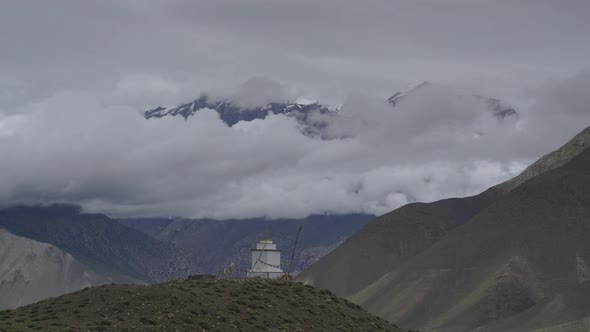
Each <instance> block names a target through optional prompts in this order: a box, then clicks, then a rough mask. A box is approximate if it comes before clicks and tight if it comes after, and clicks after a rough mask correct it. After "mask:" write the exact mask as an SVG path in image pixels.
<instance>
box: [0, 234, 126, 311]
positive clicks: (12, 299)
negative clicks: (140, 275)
mask: <svg viewBox="0 0 590 332" xmlns="http://www.w3.org/2000/svg"><path fill="white" fill-rule="evenodd" d="M0 262H2V264H0V309H6V308H16V307H19V306H22V305H25V304H30V303H33V302H37V301H39V300H42V299H46V298H48V297H52V296H57V295H61V294H63V293H69V292H72V291H75V290H78V289H81V288H84V287H88V286H91V285H100V284H104V283H108V282H112V281H113V279H112V278H111V277H109V276H105V275H99V274H98V273H96V272H95V271H92V270H91V269H89V268H88V267H87V266H85V265H84V264H82V263H80V262H79V261H78V260H77V259H76V258H74V257H73V256H72V255H70V254H68V253H66V252H64V251H63V250H60V249H59V248H56V247H55V246H52V245H50V244H47V243H40V242H37V241H33V240H31V239H27V238H23V237H20V236H16V235H14V234H11V233H9V232H8V231H6V230H4V229H1V228H0ZM121 281H122V280H121Z"/></svg>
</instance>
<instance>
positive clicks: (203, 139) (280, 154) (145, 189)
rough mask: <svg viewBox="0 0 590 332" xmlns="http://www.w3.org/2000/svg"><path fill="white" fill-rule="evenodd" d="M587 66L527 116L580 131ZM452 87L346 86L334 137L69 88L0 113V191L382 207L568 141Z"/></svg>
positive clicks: (448, 187) (202, 207)
mask: <svg viewBox="0 0 590 332" xmlns="http://www.w3.org/2000/svg"><path fill="white" fill-rule="evenodd" d="M588 77H590V76H588V75H580V76H576V77H573V78H571V79H568V80H566V81H564V82H562V83H561V84H556V85H553V86H552V87H551V89H549V90H546V91H545V93H544V94H543V95H541V96H540V97H539V103H537V104H536V106H534V107H533V108H531V109H530V110H529V111H528V112H524V114H525V115H524V120H522V121H524V122H525V123H536V121H539V122H543V117H545V116H547V112H548V109H560V112H559V114H560V117H561V118H562V121H560V122H557V123H551V127H552V130H553V131H554V132H555V133H558V134H556V135H555V137H556V138H557V137H566V138H567V137H570V136H573V135H574V134H575V133H576V132H577V131H579V130H581V129H582V128H583V127H584V126H585V125H587V124H590V112H580V110H582V109H584V106H583V105H587V106H590V102H589V101H588V100H587V96H586V95H584V94H572V93H571V91H572V89H573V88H574V87H575V88H576V89H577V90H576V91H587V90H586V89H587V88H590V79H589V78H588ZM456 93H457V92H456V91H454V90H453V89H450V88H446V87H435V88H433V89H426V90H425V91H423V92H420V93H419V94H416V95H414V96H412V97H411V98H408V99H407V100H406V101H404V102H403V103H400V105H399V106H398V107H396V108H391V106H389V105H388V104H386V103H385V102H384V101H382V100H380V99H372V98H371V97H368V96H364V95H358V94H357V95H353V96H350V97H349V98H348V100H347V102H346V103H345V104H344V106H343V108H342V115H341V116H339V117H335V118H333V119H332V120H330V121H332V122H330V123H329V126H328V128H331V127H333V128H334V129H333V130H334V132H339V133H344V134H345V135H343V136H345V137H346V138H343V139H335V140H321V139H317V138H310V137H307V136H304V135H302V134H301V132H300V131H299V128H298V124H297V122H296V121H295V120H294V119H292V118H289V117H286V116H282V115H270V116H269V117H267V118H266V119H265V120H256V121H252V122H241V123H239V124H237V125H235V126H233V127H227V126H226V125H225V124H223V122H221V121H220V120H219V118H218V116H217V113H216V112H214V111H212V110H201V111H199V112H197V113H196V115H195V116H194V117H191V118H189V119H188V120H186V121H185V120H184V119H183V118H180V117H165V118H162V119H157V120H145V119H143V118H142V117H141V116H140V115H139V114H137V112H136V111H135V110H134V109H133V108H129V107H126V106H116V105H111V104H104V103H103V100H104V98H100V97H96V96H94V95H92V94H83V93H79V92H71V93H62V94H58V95H55V96H53V97H51V98H48V99H46V100H43V101H42V102H36V103H31V104H28V105H27V106H25V107H23V108H22V109H19V111H18V112H17V114H18V115H8V116H4V117H2V118H0V128H2V129H1V130H0V132H2V133H3V135H0V151H2V159H3V162H2V163H1V164H0V174H2V176H3V179H4V180H3V184H2V187H0V202H2V204H3V205H10V204H15V203H38V202H41V203H54V202H63V203H74V204H80V205H82V206H83V207H84V208H85V209H87V210H90V211H99V212H106V213H109V214H113V215H127V216H129V215H160V216H162V215H163V216H168V215H171V216H185V217H213V218H248V217H256V216H267V217H270V218H279V217H304V216H306V215H308V214H313V213H336V214H338V213H348V212H368V213H375V214H381V213H385V212H387V211H390V210H392V209H394V208H396V207H399V206H401V205H403V204H405V203H408V202H413V201H432V200H436V199H441V198H445V197H451V196H464V195H470V194H475V193H477V192H479V191H482V190H484V189H485V188H487V187H489V186H491V185H494V184H496V183H498V182H500V181H502V180H505V179H507V178H509V177H511V176H513V175H515V174H517V173H518V172H519V171H520V170H522V169H523V168H524V167H525V166H526V164H527V163H528V162H530V161H532V160H533V159H534V158H537V157H538V156H540V155H541V154H543V153H546V152H548V148H547V147H548V146H554V145H559V144H561V143H563V141H564V140H561V141H553V140H552V141H547V142H542V141H541V139H542V138H545V137H546V133H545V132H544V130H545V128H546V127H542V126H539V127H538V128H537V127H531V126H525V127H526V130H523V129H522V128H520V126H519V125H518V123H514V122H510V121H509V122H502V121H498V119H497V118H495V117H494V116H493V115H492V114H491V113H489V112H486V111H485V110H483V109H479V108H477V107H471V106H473V105H472V104H471V103H463V102H461V101H460V100H461V99H457V98H456ZM547 98H549V99H547ZM547 126H549V124H547ZM482 128H484V129H485V130H483V131H482ZM476 134H478V135H476Z"/></svg>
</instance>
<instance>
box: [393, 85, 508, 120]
mask: <svg viewBox="0 0 590 332" xmlns="http://www.w3.org/2000/svg"><path fill="white" fill-rule="evenodd" d="M440 87H442V86H440V85H438V84H435V83H430V82H422V83H420V84H418V85H414V86H410V87H408V88H407V89H404V90H402V91H398V92H396V93H394V94H393V95H392V96H391V97H389V98H388V99H387V102H389V104H391V105H392V106H394V107H395V106H398V105H399V104H400V103H401V102H403V101H404V100H406V99H409V98H412V97H413V96H416V95H418V94H419V93H420V92H422V91H424V90H428V89H436V88H440ZM457 99H458V100H459V101H465V102H472V103H474V104H476V105H477V104H482V105H483V106H484V108H485V109H486V110H487V111H489V112H490V113H492V114H493V115H494V116H495V117H496V118H498V119H505V118H509V117H518V113H517V112H516V110H515V109H514V108H513V107H512V106H510V105H508V104H507V103H506V102H504V101H502V100H500V99H496V98H490V97H485V96H481V95H478V94H466V95H465V94H463V95H457Z"/></svg>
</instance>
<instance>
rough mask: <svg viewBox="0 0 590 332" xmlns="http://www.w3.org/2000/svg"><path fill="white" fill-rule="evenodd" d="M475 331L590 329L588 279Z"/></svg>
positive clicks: (565, 331) (577, 331)
mask: <svg viewBox="0 0 590 332" xmlns="http://www.w3.org/2000/svg"><path fill="white" fill-rule="evenodd" d="M476 331H477V332H541V331H554V332H587V331H590V281H585V282H583V283H581V284H579V285H578V286H576V287H575V288H573V289H571V290H568V291H566V292H564V293H560V294H557V295H555V296H550V297H548V298H546V299H543V300H542V301H540V302H539V303H538V304H536V305H535V306H533V307H532V308H530V309H528V310H526V311H524V312H522V313H519V314H517V315H514V316H511V317H508V318H506V319H503V320H500V321H497V322H493V323H491V324H489V325H487V326H484V327H481V328H478V329H477V330H476Z"/></svg>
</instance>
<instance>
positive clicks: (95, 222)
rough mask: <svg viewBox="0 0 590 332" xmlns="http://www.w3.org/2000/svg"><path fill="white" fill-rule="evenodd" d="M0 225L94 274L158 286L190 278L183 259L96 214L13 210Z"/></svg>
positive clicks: (1, 215) (1, 214)
mask: <svg viewBox="0 0 590 332" xmlns="http://www.w3.org/2000/svg"><path fill="white" fill-rule="evenodd" d="M0 227H2V228H5V229H6V230H8V231H9V232H11V233H13V234H15V235H18V236H22V237H26V238H29V239H33V240H36V241H39V242H45V243H50V244H52V245H55V246H56V247H58V248H60V249H62V250H64V251H66V252H68V253H70V254H72V255H73V256H74V257H76V258H77V259H78V260H80V261H81V262H83V263H84V264H86V265H87V266H89V267H91V268H93V269H96V270H97V271H108V272H109V273H115V274H121V275H123V276H129V277H132V278H135V279H139V280H143V281H145V282H159V281H165V280H169V279H172V278H178V277H184V276H187V275H188V274H190V263H189V260H188V258H187V255H186V254H185V253H183V252H182V251H181V250H179V249H178V248H176V247H175V246H174V245H172V244H170V243H166V242H162V241H158V240H156V239H153V238H151V237H149V236H147V235H145V234H143V233H141V232H139V231H136V230H134V229H132V228H129V227H126V226H124V225H121V224H119V223H118V222H116V221H114V220H112V219H110V218H109V217H107V216H105V215H102V214H86V213H81V212H80V210H79V208H78V207H73V206H63V205H54V206H48V207H41V206H36V207H31V206H18V207H12V208H6V209H2V210H0Z"/></svg>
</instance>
